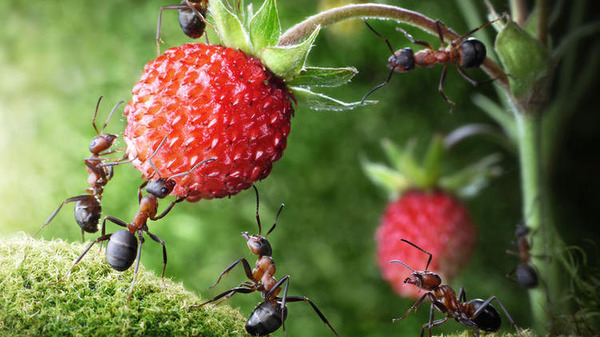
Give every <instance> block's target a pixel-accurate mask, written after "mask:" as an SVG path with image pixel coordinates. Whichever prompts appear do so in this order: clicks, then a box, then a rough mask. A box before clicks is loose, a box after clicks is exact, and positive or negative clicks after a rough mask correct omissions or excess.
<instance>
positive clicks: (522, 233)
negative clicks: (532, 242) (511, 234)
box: [515, 225, 529, 237]
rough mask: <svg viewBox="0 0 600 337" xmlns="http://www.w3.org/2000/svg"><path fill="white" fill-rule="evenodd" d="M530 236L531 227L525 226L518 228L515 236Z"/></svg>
mask: <svg viewBox="0 0 600 337" xmlns="http://www.w3.org/2000/svg"><path fill="white" fill-rule="evenodd" d="M527 234H529V227H527V226H525V225H519V226H517V229H516V230H515V236H516V237H522V236H525V235H527Z"/></svg>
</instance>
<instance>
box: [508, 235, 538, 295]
mask: <svg viewBox="0 0 600 337" xmlns="http://www.w3.org/2000/svg"><path fill="white" fill-rule="evenodd" d="M529 231H530V230H529V227H527V226H526V225H519V226H517V229H516V230H515V236H516V237H517V242H516V247H517V249H518V250H519V251H518V252H514V251H511V250H507V251H506V253H507V254H511V255H515V256H518V257H520V258H521V263H520V264H518V265H517V266H516V267H515V268H514V269H513V270H511V271H510V272H509V273H508V275H506V277H508V278H509V279H511V280H513V281H516V282H517V283H519V284H520V285H521V286H522V287H524V288H527V289H531V288H535V287H537V285H538V281H539V280H538V274H537V272H536V271H535V269H534V268H533V266H532V265H531V244H530V243H529V240H527V234H529Z"/></svg>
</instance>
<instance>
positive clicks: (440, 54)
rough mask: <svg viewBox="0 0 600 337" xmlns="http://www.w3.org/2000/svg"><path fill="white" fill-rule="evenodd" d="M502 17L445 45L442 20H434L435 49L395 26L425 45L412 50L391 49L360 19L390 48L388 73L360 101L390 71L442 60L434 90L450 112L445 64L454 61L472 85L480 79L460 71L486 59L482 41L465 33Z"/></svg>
mask: <svg viewBox="0 0 600 337" xmlns="http://www.w3.org/2000/svg"><path fill="white" fill-rule="evenodd" d="M503 18H504V16H501V17H499V18H497V19H495V20H492V21H489V22H487V23H485V24H483V25H481V26H480V27H478V28H475V29H473V30H472V31H470V32H468V33H467V34H465V35H462V36H459V37H458V38H456V39H454V40H452V41H451V42H450V43H449V44H448V45H445V42H444V33H443V32H444V24H443V23H442V22H441V21H440V20H436V21H435V26H436V30H437V33H438V37H439V39H440V42H441V45H440V48H439V49H438V50H435V49H433V47H432V46H431V45H430V44H429V43H427V42H425V41H418V40H415V39H414V38H413V37H412V35H410V34H409V33H408V32H406V31H405V30H404V29H402V28H399V27H397V28H396V29H397V30H398V31H400V32H402V33H404V35H405V36H406V38H408V40H409V41H410V42H412V43H414V44H418V45H421V46H424V47H425V48H427V49H422V50H419V51H417V52H413V50H412V49H411V48H403V49H399V50H397V51H394V49H393V48H392V45H391V44H390V41H389V40H388V39H387V38H386V37H384V36H383V35H381V34H379V33H378V32H377V31H375V29H374V28H373V27H371V25H369V24H368V23H367V21H364V22H365V24H366V25H367V27H368V28H369V29H370V30H371V31H372V32H373V33H375V35H377V36H378V37H380V38H381V39H383V40H384V41H385V43H386V44H387V46H388V48H389V50H390V52H391V53H392V56H390V57H389V58H388V65H387V67H388V69H390V73H389V74H388V77H387V79H386V80H385V82H383V83H381V84H379V85H377V86H376V87H375V88H373V89H371V90H370V91H369V92H368V93H367V94H366V95H365V96H364V97H363V98H362V101H361V102H364V101H365V100H366V99H367V97H369V96H370V95H371V94H372V93H373V92H375V91H376V90H378V89H380V88H382V87H384V86H386V85H387V84H388V83H389V82H390V80H391V78H392V75H393V74H394V72H398V73H407V72H409V71H412V70H413V69H414V68H415V66H418V67H423V68H431V67H433V66H435V65H437V64H442V65H443V68H442V75H441V78H440V84H439V86H438V92H439V93H440V95H442V97H443V98H444V100H445V101H446V102H447V103H448V104H450V106H451V108H450V112H451V113H452V112H453V111H454V109H455V107H456V103H454V102H453V101H452V100H450V99H449V98H448V96H446V94H445V93H444V83H445V82H446V72H447V68H448V64H454V65H455V66H456V69H457V70H458V73H459V74H460V75H461V76H462V77H463V78H464V79H466V80H467V81H468V82H469V83H471V84H472V85H474V86H477V85H479V84H480V83H478V82H477V81H475V80H474V79H473V78H471V77H470V76H469V75H467V73H466V72H465V71H464V69H472V68H478V67H480V66H481V65H482V64H483V62H484V61H485V59H486V48H485V45H484V44H483V43H482V42H481V41H479V40H477V39H475V38H468V37H469V36H471V35H473V34H474V33H475V32H477V31H479V30H481V29H483V28H485V27H487V26H489V25H491V24H492V23H494V22H496V21H499V20H501V19H503Z"/></svg>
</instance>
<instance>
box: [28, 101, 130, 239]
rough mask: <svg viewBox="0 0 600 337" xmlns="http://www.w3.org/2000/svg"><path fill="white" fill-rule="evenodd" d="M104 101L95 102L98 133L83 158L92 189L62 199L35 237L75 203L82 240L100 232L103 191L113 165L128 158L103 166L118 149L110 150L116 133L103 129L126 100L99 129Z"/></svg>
mask: <svg viewBox="0 0 600 337" xmlns="http://www.w3.org/2000/svg"><path fill="white" fill-rule="evenodd" d="M101 101H102V96H100V98H99V99H98V103H96V110H95V111H94V117H93V119H92V126H93V127H94V130H96V136H95V137H94V138H92V140H91V141H90V146H89V149H90V152H91V153H92V154H91V155H90V156H89V157H88V158H86V159H84V160H83V163H84V164H85V166H86V170H87V173H88V178H87V182H88V184H89V186H90V187H89V188H87V189H86V192H88V193H89V194H82V195H78V196H74V197H71V198H68V199H66V200H65V201H63V202H62V203H61V204H60V205H59V206H58V208H57V209H56V210H55V211H54V213H52V214H51V215H50V217H49V218H48V220H46V222H45V223H44V224H43V225H42V227H40V229H38V230H37V231H36V232H35V233H34V234H33V236H36V235H37V234H38V233H39V232H40V231H41V230H42V229H43V228H44V227H46V226H48V225H49V224H50V222H51V221H52V219H54V217H55V216H56V215H57V214H58V212H59V211H60V209H61V208H62V207H63V206H64V205H65V204H67V203H70V202H75V221H77V224H78V225H79V227H81V239H82V241H85V232H88V233H95V232H97V231H98V221H99V220H100V216H101V214H102V206H101V205H100V201H101V199H102V193H103V192H104V186H106V184H107V183H108V182H109V180H110V179H111V178H112V177H113V166H114V165H117V164H122V163H124V162H125V161H122V160H119V161H116V162H110V163H111V165H110V166H104V164H105V163H106V162H107V160H108V159H107V158H105V156H107V155H109V154H111V153H114V152H116V150H110V148H111V147H112V145H113V143H114V141H115V139H116V138H117V137H118V136H117V135H114V134H108V133H104V129H105V128H106V125H107V124H108V121H109V120H110V118H111V117H112V115H113V113H114V112H115V110H116V109H117V108H118V107H119V105H121V104H123V103H124V101H120V102H118V103H117V104H116V105H115V106H114V108H113V109H112V111H111V112H110V114H109V115H108V118H107V119H106V122H104V125H103V126H102V129H100V130H98V128H97V127H96V116H97V114H98V108H99V106H100V102H101Z"/></svg>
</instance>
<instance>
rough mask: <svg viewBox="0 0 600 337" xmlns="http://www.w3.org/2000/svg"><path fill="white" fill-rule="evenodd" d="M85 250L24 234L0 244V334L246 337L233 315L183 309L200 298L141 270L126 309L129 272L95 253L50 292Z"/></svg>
mask: <svg viewBox="0 0 600 337" xmlns="http://www.w3.org/2000/svg"><path fill="white" fill-rule="evenodd" d="M87 244H88V243H86V244H81V243H67V242H64V241H44V240H36V239H33V238H31V237H28V236H26V235H21V236H18V237H15V238H11V239H2V240H0V289H1V291H0V335H11V336H13V335H44V336H49V335H61V336H64V335H78V336H85V335H93V336H97V335H111V336H123V335H127V336H131V335H151V336H173V335H176V336H181V335H184V336H188V335H189V336H247V334H246V333H245V330H244V321H245V319H244V317H243V316H242V315H241V314H240V313H239V312H238V311H237V310H233V309H231V308H230V307H229V306H226V305H221V306H216V307H215V306H207V307H206V308H205V309H201V310H188V307H189V306H190V305H192V304H198V303H200V302H201V299H200V298H199V297H198V296H196V295H194V294H193V293H190V292H188V291H186V290H185V289H184V288H183V286H182V285H181V284H176V283H174V282H172V281H170V280H168V279H166V280H165V285H166V286H163V284H162V280H161V278H160V276H158V277H157V276H156V275H154V274H153V273H151V272H148V271H146V270H145V269H144V268H143V266H140V271H139V274H138V279H137V282H136V285H135V288H134V290H133V294H132V296H131V302H130V305H129V307H128V306H127V294H128V291H129V286H130V284H131V280H132V276H133V271H132V270H133V268H130V270H128V271H126V272H124V273H121V272H117V271H115V270H112V269H111V268H110V267H109V266H108V264H107V263H106V261H105V260H104V254H103V253H104V251H103V252H102V254H96V253H97V252H98V249H97V248H96V247H94V248H92V250H90V251H89V252H88V255H87V256H86V257H85V258H84V259H83V261H81V262H80V263H79V264H78V265H77V266H76V267H75V268H74V269H73V271H72V273H71V275H70V276H69V277H68V278H67V279H66V280H65V281H63V282H61V283H59V284H56V285H52V284H51V283H53V282H56V281H58V280H59V279H60V277H62V276H63V275H64V273H65V272H66V271H67V270H68V268H69V267H70V266H71V264H72V263H73V261H74V260H75V259H76V258H77V256H79V254H80V253H81V252H82V251H83V250H84V249H85V247H86V245H87ZM94 255H95V256H94Z"/></svg>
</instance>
